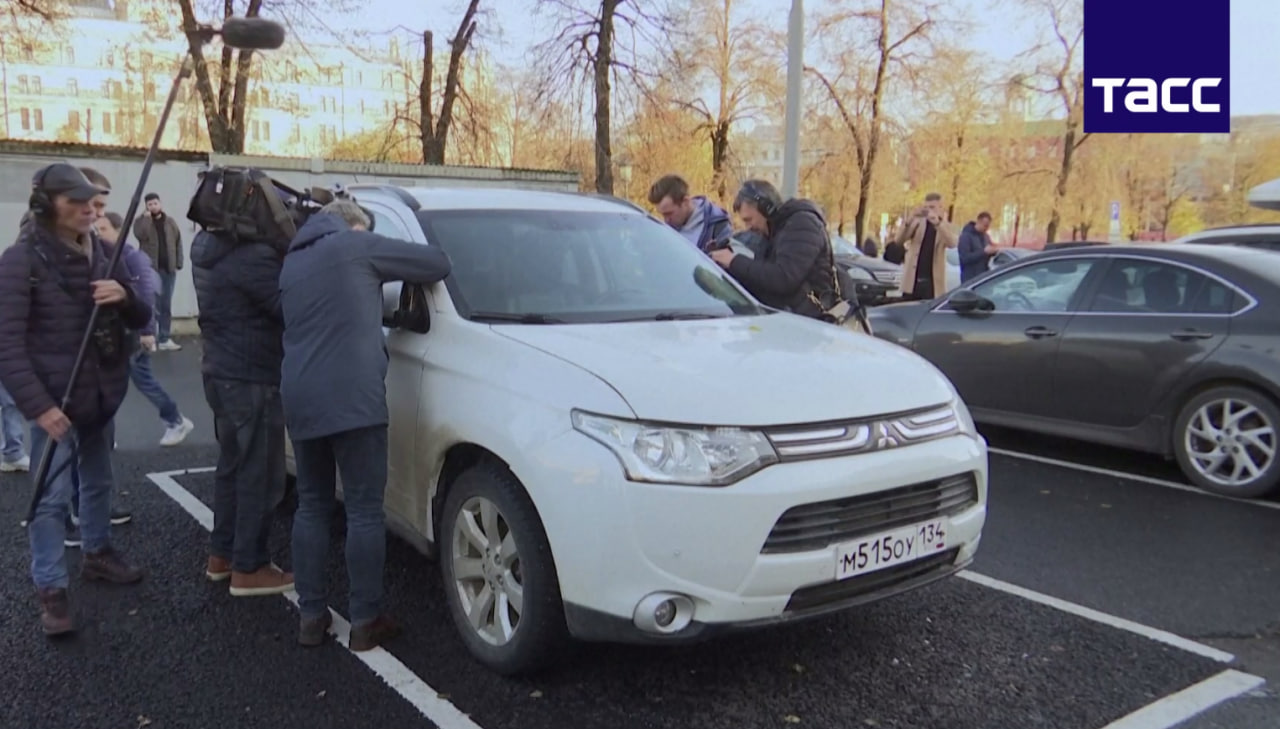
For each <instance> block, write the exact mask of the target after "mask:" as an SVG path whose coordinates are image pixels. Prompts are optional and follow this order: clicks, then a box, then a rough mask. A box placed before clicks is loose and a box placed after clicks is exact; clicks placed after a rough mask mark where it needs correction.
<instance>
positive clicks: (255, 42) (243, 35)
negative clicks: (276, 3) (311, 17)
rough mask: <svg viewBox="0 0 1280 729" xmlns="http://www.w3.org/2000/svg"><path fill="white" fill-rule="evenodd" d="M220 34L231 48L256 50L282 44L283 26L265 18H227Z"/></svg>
mask: <svg viewBox="0 0 1280 729" xmlns="http://www.w3.org/2000/svg"><path fill="white" fill-rule="evenodd" d="M220 35H222V42H223V43H224V44H226V45H229V46H231V47H232V48H244V49H246V50H255V51H257V50H274V49H276V48H279V47H280V46H282V45H284V26H283V25H280V24H279V23H277V22H275V21H274V20H267V19H266V18H227V19H226V20H224V21H223V23H222V30H221V32H220Z"/></svg>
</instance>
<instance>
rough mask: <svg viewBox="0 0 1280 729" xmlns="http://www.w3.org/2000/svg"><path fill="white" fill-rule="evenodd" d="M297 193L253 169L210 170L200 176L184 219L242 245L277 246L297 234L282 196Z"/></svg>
mask: <svg viewBox="0 0 1280 729" xmlns="http://www.w3.org/2000/svg"><path fill="white" fill-rule="evenodd" d="M297 195H298V193H297V192H295V191H294V190H292V189H290V188H289V187H286V186H285V185H282V184H280V183H279V182H276V181H275V180H273V179H271V177H270V176H268V175H267V173H265V172H263V171H262V170H259V169H255V168H252V167H212V168H210V169H208V170H206V171H204V172H203V173H201V176H200V183H199V185H197V186H196V191H195V194H194V195H192V196H191V205H190V207H189V208H188V209H187V219H188V220H190V221H192V222H193V223H196V224H197V225H199V226H200V227H202V228H204V229H205V230H216V231H220V232H224V233H228V234H230V235H231V236H233V237H234V238H235V239H236V240H238V241H242V242H265V243H272V244H277V245H278V244H279V243H280V242H281V241H288V240H292V239H293V236H294V235H295V234H296V233H297V232H298V231H297V224H296V222H295V221H294V216H293V214H292V213H291V212H290V210H289V208H288V206H287V205H286V202H285V200H284V199H282V196H292V197H297Z"/></svg>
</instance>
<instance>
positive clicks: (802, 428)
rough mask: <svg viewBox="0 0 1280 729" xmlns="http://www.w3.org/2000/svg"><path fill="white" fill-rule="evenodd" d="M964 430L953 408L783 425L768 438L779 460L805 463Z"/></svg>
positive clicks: (933, 438) (935, 408)
mask: <svg viewBox="0 0 1280 729" xmlns="http://www.w3.org/2000/svg"><path fill="white" fill-rule="evenodd" d="M960 431H961V424H960V417H959V414H958V413H957V412H956V409H955V408H954V407H952V406H951V405H937V406H934V407H929V408H923V409H921V410H913V411H911V412H907V413H899V414H897V415H881V416H877V417H874V418H868V419H862V420H851V421H847V422H835V423H826V424H809V425H780V426H777V427H773V428H769V429H767V430H766V431H765V436H767V437H768V438H769V442H770V443H771V444H773V450H774V451H775V452H776V453H777V454H778V459H779V460H781V461H783V462H787V461H803V460H808V459H812V458H836V457H840V456H851V455H857V454H861V453H870V452H874V451H883V450H888V449H890V448H900V447H904V446H910V445H917V444H920V443H925V442H928V441H931V440H936V439H938V438H949V437H951V436H953V435H955V434H956V433H959V432H960Z"/></svg>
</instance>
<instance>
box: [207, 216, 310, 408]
mask: <svg viewBox="0 0 1280 729" xmlns="http://www.w3.org/2000/svg"><path fill="white" fill-rule="evenodd" d="M284 243H287V241H284V242H282V244H281V246H280V247H279V248H276V247H273V246H271V245H268V244H266V243H251V242H244V243H241V242H237V241H236V240H235V239H233V238H231V237H230V236H226V235H222V234H219V233H211V232H208V231H201V232H200V233H197V234H196V237H195V239H194V240H192V241H191V264H192V265H191V275H192V278H193V279H194V280H195V285H196V304H197V306H198V307H199V309H200V318H199V322H200V338H201V340H202V341H203V343H204V360H203V362H202V363H201V371H202V372H203V373H204V374H205V375H207V376H209V377H217V378H222V379H228V380H241V381H244V382H255V383H259V384H264V385H279V384H280V362H281V360H282V359H284V345H283V343H282V342H281V337H282V336H283V335H284V316H283V315H282V314H281V313H280V267H281V265H282V264H283V258H284V256H283V251H284Z"/></svg>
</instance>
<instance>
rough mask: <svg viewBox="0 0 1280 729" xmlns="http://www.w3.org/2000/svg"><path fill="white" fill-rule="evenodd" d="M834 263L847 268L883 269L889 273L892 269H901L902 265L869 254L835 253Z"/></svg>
mask: <svg viewBox="0 0 1280 729" xmlns="http://www.w3.org/2000/svg"><path fill="white" fill-rule="evenodd" d="M836 263H838V264H840V265H841V266H844V267H845V268H848V267H850V266H859V267H861V268H865V269H867V270H868V271H885V272H887V273H891V272H893V271H901V270H902V266H899V265H898V264H896V263H890V262H889V261H886V260H884V259H881V258H872V257H871V256H845V255H837V256H836Z"/></svg>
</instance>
